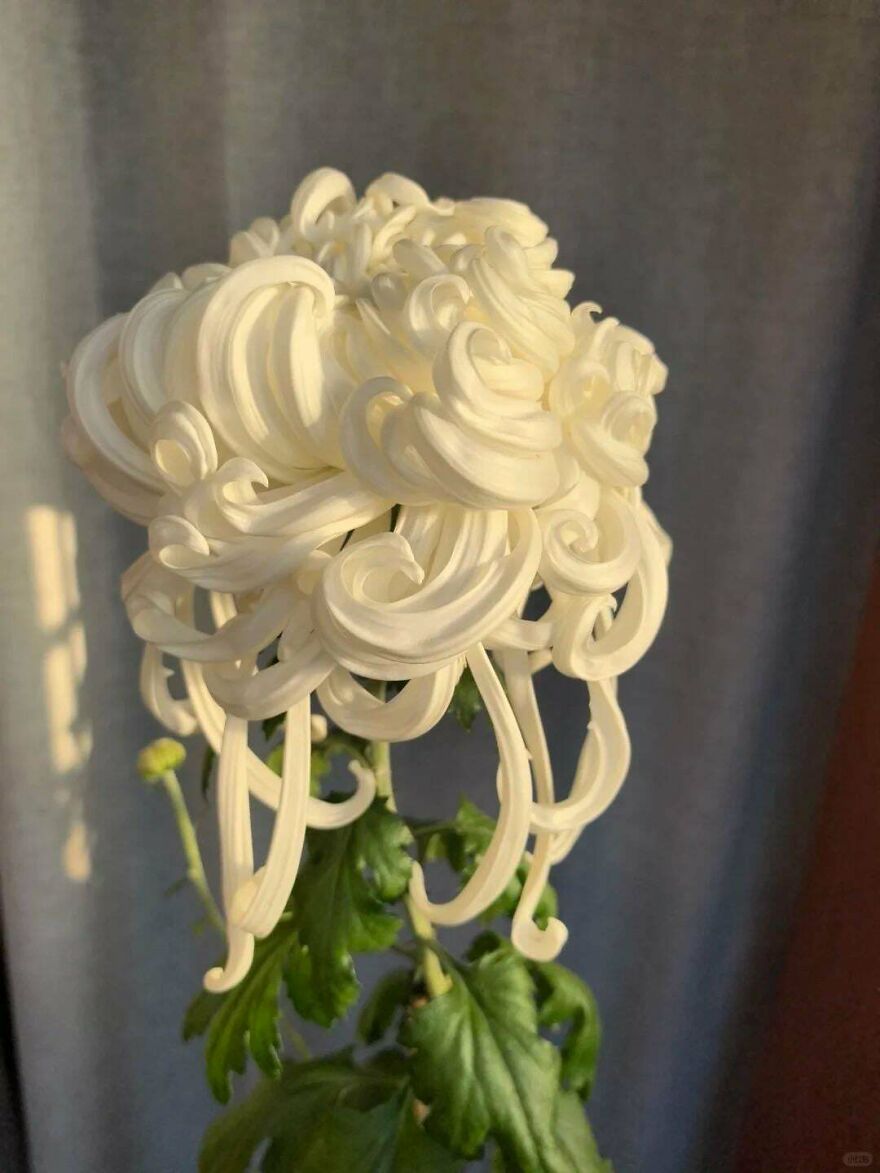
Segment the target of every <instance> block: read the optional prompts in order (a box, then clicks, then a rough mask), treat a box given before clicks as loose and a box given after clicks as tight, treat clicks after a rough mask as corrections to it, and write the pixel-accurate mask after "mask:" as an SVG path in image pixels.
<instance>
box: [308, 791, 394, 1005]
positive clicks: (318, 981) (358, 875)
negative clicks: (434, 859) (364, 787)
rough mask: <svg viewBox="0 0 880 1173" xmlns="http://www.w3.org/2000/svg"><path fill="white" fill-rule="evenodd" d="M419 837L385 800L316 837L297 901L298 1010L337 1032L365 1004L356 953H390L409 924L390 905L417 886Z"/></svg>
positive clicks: (310, 839) (310, 836) (312, 839)
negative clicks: (412, 847) (414, 852)
mask: <svg viewBox="0 0 880 1173" xmlns="http://www.w3.org/2000/svg"><path fill="white" fill-rule="evenodd" d="M411 840H412V836H411V835H410V832H409V830H408V828H407V826H406V824H405V823H404V821H403V820H402V819H401V818H400V817H399V816H398V815H396V814H394V813H393V812H392V811H390V810H388V809H387V808H386V806H385V803H384V800H382V799H377V800H376V802H374V803H373V805H372V806H371V807H370V809H369V810H368V811H366V812H365V814H364V815H362V817H361V818H360V819H358V820H357V822H355V823H352V824H350V825H349V826H347V827H341V828H339V829H338V830H334V831H329V832H328V831H314V830H313V831H309V833H308V835H307V843H308V853H309V854H308V859H307V861H306V863H305V865H304V866H303V868H302V871H301V872H300V875H299V877H298V879H297V882H296V889H295V893H294V898H293V901H292V906H291V907H292V913H293V919H292V923H293V927H294V928H295V930H296V933H297V937H298V948H297V949H296V950H295V951H294V953H293V954H292V956H291V961H290V964H289V966H288V989H289V991H290V996H291V999H292V1000H293V1003H294V1005H295V1006H296V1008H297V1010H298V1011H299V1013H300V1014H301V1015H303V1017H304V1018H310V1019H312V1020H313V1021H314V1022H318V1023H320V1024H321V1025H322V1026H330V1025H331V1024H332V1023H333V1022H335V1021H336V1019H337V1018H340V1017H341V1016H342V1015H343V1014H344V1013H345V1012H346V1011H347V1010H348V1008H349V1007H350V1006H351V1005H352V1003H353V1002H354V1001H355V1000H356V999H357V996H358V991H359V990H360V984H359V982H358V980H357V975H356V974H355V969H354V960H353V957H352V954H354V953H372V952H378V951H381V950H383V949H388V948H389V947H390V946H391V945H393V944H394V941H395V940H396V939H397V935H398V933H399V932H400V927H401V923H402V922H401V920H400V918H399V917H397V916H394V915H393V914H391V913H389V912H388V911H387V909H386V907H385V906H386V904H388V903H391V902H393V901H396V900H398V899H400V897H401V896H402V895H403V894H404V892H405V891H406V887H407V885H408V883H409V877H410V871H411V869H412V860H411V859H410V857H409V855H408V853H407V850H406V848H407V846H408V844H409V843H410V842H411Z"/></svg>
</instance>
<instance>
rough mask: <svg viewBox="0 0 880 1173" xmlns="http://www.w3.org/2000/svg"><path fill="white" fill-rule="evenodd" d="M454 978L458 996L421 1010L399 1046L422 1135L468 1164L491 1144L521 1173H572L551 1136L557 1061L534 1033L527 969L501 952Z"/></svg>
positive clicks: (457, 972) (554, 1053) (455, 971)
mask: <svg viewBox="0 0 880 1173" xmlns="http://www.w3.org/2000/svg"><path fill="white" fill-rule="evenodd" d="M450 972H451V977H452V988H451V989H450V990H449V991H448V992H447V993H445V994H443V995H441V996H440V997H439V998H434V999H433V1000H432V1001H430V1002H429V1003H428V1004H427V1005H425V1006H423V1007H420V1008H419V1009H417V1010H415V1011H414V1012H413V1014H412V1016H411V1018H410V1020H409V1022H408V1024H407V1026H406V1028H405V1031H404V1036H403V1041H404V1043H405V1045H407V1046H410V1047H412V1048H413V1050H414V1055H413V1066H412V1070H413V1090H414V1092H415V1094H416V1095H417V1096H418V1098H419V1099H420V1100H422V1101H423V1102H424V1103H426V1104H427V1105H428V1106H429V1113H428V1117H427V1120H426V1122H425V1128H426V1129H427V1131H428V1132H430V1133H431V1135H433V1136H435V1137H436V1138H437V1139H438V1140H440V1141H441V1143H443V1144H445V1145H447V1146H448V1147H449V1148H451V1149H452V1150H453V1151H454V1152H457V1153H460V1154H461V1155H462V1156H465V1157H474V1156H476V1155H477V1154H478V1153H479V1152H480V1150H481V1149H482V1146H483V1144H484V1143H485V1141H486V1139H487V1137H489V1136H491V1137H492V1138H493V1139H494V1140H495V1141H496V1143H497V1144H498V1146H499V1148H500V1149H501V1151H502V1152H503V1154H504V1157H505V1159H506V1160H507V1161H508V1163H510V1164H511V1165H512V1167H513V1168H515V1169H517V1170H520V1171H521V1173H570V1170H571V1165H570V1162H569V1160H568V1158H567V1157H566V1155H565V1154H564V1152H563V1151H562V1149H561V1148H560V1144H559V1141H558V1139H557V1137H556V1135H555V1111H556V1102H557V1096H558V1092H559V1066H560V1060H559V1054H558V1052H557V1051H556V1049H555V1047H553V1045H552V1044H551V1043H549V1042H547V1040H546V1039H543V1038H542V1037H541V1036H540V1034H539V1033H538V1017H537V1010H536V1007H535V1001H534V991H533V985H532V980H531V978H530V976H529V972H528V969H527V968H526V965H525V963H524V962H523V961H522V959H520V958H519V957H518V956H517V955H516V954H515V953H514V952H513V951H512V950H507V949H505V950H498V951H496V952H493V953H486V954H483V955H482V956H481V957H479V958H478V959H477V960H476V961H474V962H472V963H471V964H469V965H465V966H463V967H462V968H461V969H456V968H454V967H450Z"/></svg>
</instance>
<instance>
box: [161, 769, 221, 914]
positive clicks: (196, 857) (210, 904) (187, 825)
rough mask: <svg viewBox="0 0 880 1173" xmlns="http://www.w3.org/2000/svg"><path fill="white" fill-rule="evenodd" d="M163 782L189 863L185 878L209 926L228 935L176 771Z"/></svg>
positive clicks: (170, 771) (162, 778)
mask: <svg viewBox="0 0 880 1173" xmlns="http://www.w3.org/2000/svg"><path fill="white" fill-rule="evenodd" d="M161 782H162V786H163V788H164V790H165V793H166V794H167V795H168V801H169V802H170V803H171V810H172V812H173V814H174V821H175V823H176V824H177V834H178V835H179V836H180V846H181V847H182V848H183V854H184V858H185V859H186V878H187V879H188V880H189V882H190V883H191V884H192V886H193V888H195V890H196V893H197V895H198V897H199V899H200V900H201V902H202V904H203V906H204V909H205V913H206V914H207V917H208V920H209V921H210V923H211V924H212V925H213V926H214V928H215V929H217V930H219V932H221V933H225V932H226V926H225V924H224V923H223V917H222V916H221V915H220V909H219V908H218V907H217V905H216V904H215V902H214V897H213V896H212V895H211V889H210V887H209V886H208V877H207V876H206V875H205V867H204V864H203V863H202V853H201V851H200V850H199V841H198V838H197V837H196V829H195V827H194V826H193V821H192V819H191V818H190V814H189V810H188V808H187V805H186V800H185V799H184V797H183V791H182V790H181V789H180V783H179V782H178V780H177V774H176V773H175V772H174V770H166V771H165V772H164V773H163V774H162V775H161Z"/></svg>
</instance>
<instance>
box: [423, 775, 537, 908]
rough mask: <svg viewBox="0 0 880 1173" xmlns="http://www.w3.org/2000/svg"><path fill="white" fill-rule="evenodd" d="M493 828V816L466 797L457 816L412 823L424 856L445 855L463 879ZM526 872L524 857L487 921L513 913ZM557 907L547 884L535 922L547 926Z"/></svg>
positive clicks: (470, 873) (435, 858) (468, 876)
mask: <svg viewBox="0 0 880 1173" xmlns="http://www.w3.org/2000/svg"><path fill="white" fill-rule="evenodd" d="M494 830H495V822H494V820H493V819H491V818H490V817H489V815H487V814H485V813H484V812H483V811H481V810H480V808H479V807H478V806H475V805H474V803H472V802H471V801H470V799H467V798H463V799H462V800H461V802H460V803H459V807H458V811H457V812H456V815H455V818H454V819H450V820H447V821H445V822H442V823H427V824H423V825H421V826H419V825H418V824H416V825H414V826H413V831H414V834H415V837H416V840H417V842H418V844H419V852H420V855H421V857H422V859H425V860H437V859H445V860H446V861H447V863H448V864H449V866H450V867H451V868H452V869H453V871H455V872H457V873H458V874H459V876H461V878H462V881H464V882H466V881H467V880H468V879H469V878H470V877H471V876H472V875H473V873H474V871H475V869H476V867H477V864H478V863H479V862H480V860H481V859H482V857H483V855H484V854H485V853H486V851H487V849H488V847H489V844H490V842H491V840H492V835H493V833H494ZM527 874H528V864H527V862H526V861H525V860H523V861H522V862H521V863H520V865H519V867H518V868H517V870H516V873H515V875H513V876H512V877H511V878H510V881H509V883H508V884H507V887H506V888H505V889H504V891H503V892H502V893H501V895H500V896H499V897H498V899H497V900H496V901H495V902H494V903H493V904H491V905H490V906H489V908H487V909H486V911H485V912H484V913H483V916H482V919H483V920H484V921H491V920H494V919H495V918H496V917H498V916H508V917H509V916H513V914H514V912H515V911H516V906H517V904H519V898H520V895H521V893H522V887H523V884H524V883H525V879H526V875H527ZM556 911H557V901H556V893H555V891H554V890H553V888H552V886H551V885H550V884H548V885H547V886H546V887H545V888H544V891H543V892H542V894H541V899H540V900H539V901H538V906H537V908H536V909H535V921H536V923H537V924H538V925H539V926H540V927H541V928H544V927H545V926H546V924H547V921H548V920H549V918H550V917H552V916H555V915H556Z"/></svg>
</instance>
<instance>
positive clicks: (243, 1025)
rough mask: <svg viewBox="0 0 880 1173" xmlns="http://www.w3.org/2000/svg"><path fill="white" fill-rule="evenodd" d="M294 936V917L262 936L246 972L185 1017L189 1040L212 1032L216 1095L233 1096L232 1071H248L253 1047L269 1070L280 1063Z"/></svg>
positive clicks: (208, 1053)
mask: <svg viewBox="0 0 880 1173" xmlns="http://www.w3.org/2000/svg"><path fill="white" fill-rule="evenodd" d="M294 941H295V938H294V936H293V933H292V931H291V925H290V920H289V918H286V919H284V920H282V921H281V922H280V923H279V924H278V926H277V927H276V928H275V929H274V931H273V932H272V933H271V934H270V935H269V936H268V937H266V938H265V939H264V940H262V941H257V943H256V947H255V950H254V962H253V965H252V966H251V969H250V972H249V973H248V975H247V977H246V978H245V979H244V981H242V982H241V983H240V984H239V985H237V986H235V988H234V989H232V990H230V991H229V992H228V993H226V994H210V993H208V991H207V990H202V991H201V993H199V994H198V995H197V996H196V997H195V999H194V1000H193V1001H192V1002H191V1003H190V1006H189V1009H188V1010H187V1012H186V1017H185V1018H184V1022H183V1037H184V1039H185V1040H189V1039H191V1038H194V1037H195V1036H196V1035H202V1034H205V1033H206V1032H207V1040H206V1043H205V1065H206V1069H207V1076H208V1084H209V1086H210V1088H211V1091H212V1092H213V1094H214V1096H215V1097H216V1099H218V1100H219V1101H220V1102H221V1103H222V1104H225V1103H227V1102H228V1100H229V1097H230V1094H231V1091H232V1084H231V1076H232V1073H233V1072H237V1073H238V1074H239V1075H242V1074H244V1069H245V1065H246V1063H247V1056H248V1053H250V1055H251V1056H252V1057H253V1059H254V1060H255V1062H256V1063H257V1065H258V1066H259V1067H260V1068H261V1069H262V1070H263V1071H264V1072H265V1073H266V1074H267V1075H270V1076H274V1075H277V1074H278V1072H279V1071H280V1069H281V1061H280V1058H279V1049H280V1045H281V1038H280V1035H279V1030H278V1018H279V1013H280V1011H279V1007H278V995H279V992H280V990H281V983H282V980H283V977H284V969H285V963H286V961H287V958H288V956H289V954H290V950H291V948H292V946H293V944H294Z"/></svg>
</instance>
